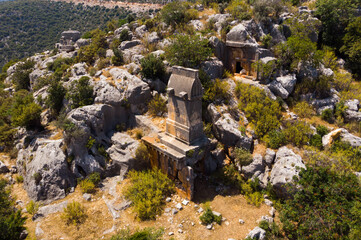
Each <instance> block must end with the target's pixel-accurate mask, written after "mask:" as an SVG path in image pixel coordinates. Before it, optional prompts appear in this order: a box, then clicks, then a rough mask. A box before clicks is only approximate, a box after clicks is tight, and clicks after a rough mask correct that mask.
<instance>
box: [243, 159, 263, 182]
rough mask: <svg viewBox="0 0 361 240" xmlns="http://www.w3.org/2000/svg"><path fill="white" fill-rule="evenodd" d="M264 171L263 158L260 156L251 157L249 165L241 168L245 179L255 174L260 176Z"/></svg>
mask: <svg viewBox="0 0 361 240" xmlns="http://www.w3.org/2000/svg"><path fill="white" fill-rule="evenodd" d="M264 170H265V165H264V162H263V158H262V156H261V155H260V154H256V155H255V156H254V157H253V161H252V163H251V164H249V165H247V166H244V167H242V173H243V174H244V176H245V177H246V178H248V179H249V178H252V177H253V176H254V175H255V174H258V175H259V174H261V173H263V172H264Z"/></svg>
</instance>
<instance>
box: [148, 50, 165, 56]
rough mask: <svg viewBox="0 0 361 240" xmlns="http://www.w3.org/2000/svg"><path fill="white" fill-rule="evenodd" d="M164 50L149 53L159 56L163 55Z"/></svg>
mask: <svg viewBox="0 0 361 240" xmlns="http://www.w3.org/2000/svg"><path fill="white" fill-rule="evenodd" d="M164 53H165V52H164V51H163V50H157V51H154V52H151V53H150V54H153V55H154V56H156V57H160V56H161V55H163V54H164Z"/></svg>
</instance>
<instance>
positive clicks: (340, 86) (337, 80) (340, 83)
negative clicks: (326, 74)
mask: <svg viewBox="0 0 361 240" xmlns="http://www.w3.org/2000/svg"><path fill="white" fill-rule="evenodd" d="M352 81H353V79H352V75H351V73H349V72H346V71H344V72H343V71H342V72H336V73H335V77H334V80H333V83H334V86H335V88H336V90H337V91H349V90H351V86H352Z"/></svg>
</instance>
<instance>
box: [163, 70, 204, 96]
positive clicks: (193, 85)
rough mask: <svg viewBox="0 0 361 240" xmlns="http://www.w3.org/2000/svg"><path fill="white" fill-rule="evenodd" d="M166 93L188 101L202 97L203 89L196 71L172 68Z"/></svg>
mask: <svg viewBox="0 0 361 240" xmlns="http://www.w3.org/2000/svg"><path fill="white" fill-rule="evenodd" d="M168 91H169V92H170V93H173V94H174V95H175V96H177V97H180V98H187V99H188V100H192V99H194V98H199V97H202V95H203V88H202V83H201V81H200V80H199V78H198V70H196V69H191V68H184V67H179V66H174V67H173V70H172V75H171V76H170V79H169V83H168Z"/></svg>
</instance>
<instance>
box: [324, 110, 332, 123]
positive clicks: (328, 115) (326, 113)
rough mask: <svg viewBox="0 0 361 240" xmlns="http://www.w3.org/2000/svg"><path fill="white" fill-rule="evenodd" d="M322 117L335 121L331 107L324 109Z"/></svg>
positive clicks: (325, 119)
mask: <svg viewBox="0 0 361 240" xmlns="http://www.w3.org/2000/svg"><path fill="white" fill-rule="evenodd" d="M321 119H322V120H324V121H326V122H329V123H332V122H333V110H332V109H330V108H327V109H325V110H323V111H322V113H321Z"/></svg>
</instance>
